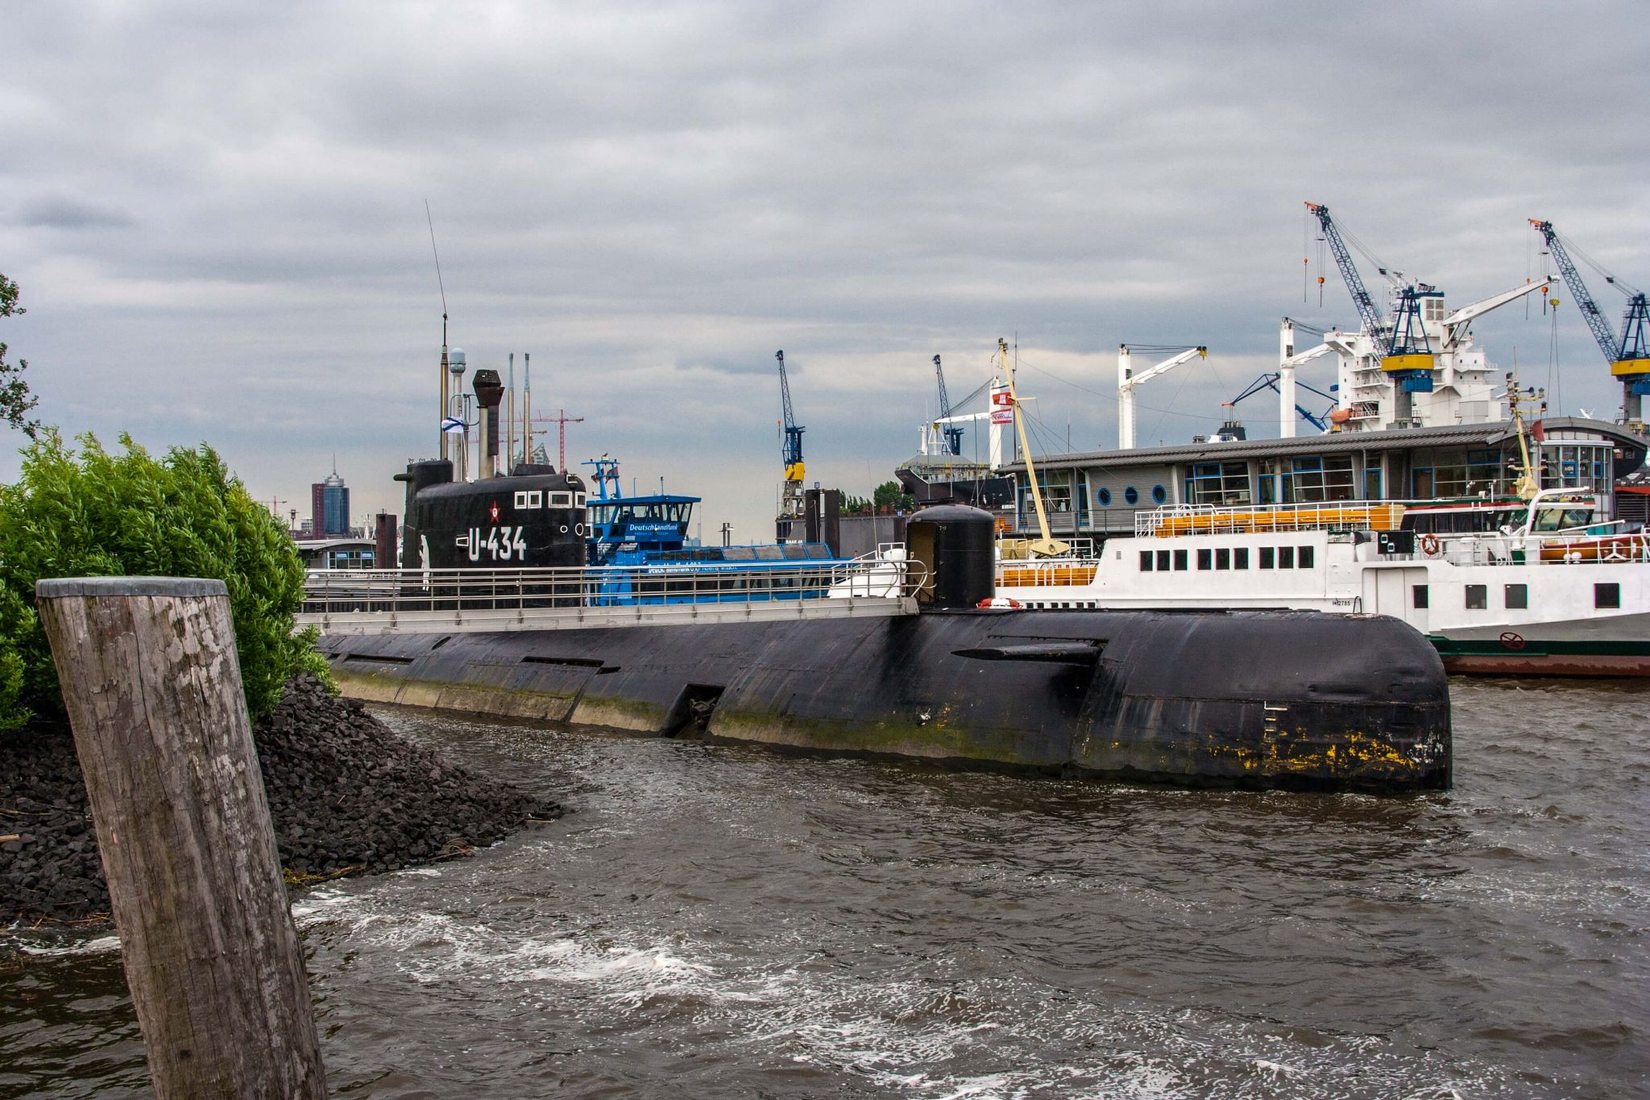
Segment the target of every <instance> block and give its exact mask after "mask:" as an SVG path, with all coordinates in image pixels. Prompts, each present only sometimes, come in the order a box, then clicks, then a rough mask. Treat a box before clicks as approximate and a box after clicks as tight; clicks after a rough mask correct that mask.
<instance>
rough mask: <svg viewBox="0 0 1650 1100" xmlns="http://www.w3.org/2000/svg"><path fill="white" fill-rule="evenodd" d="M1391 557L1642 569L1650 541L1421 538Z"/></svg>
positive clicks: (1632, 537) (1581, 536)
mask: <svg viewBox="0 0 1650 1100" xmlns="http://www.w3.org/2000/svg"><path fill="white" fill-rule="evenodd" d="M1386 557H1388V558H1393V557H1396V558H1400V559H1418V560H1423V561H1425V560H1438V559H1442V560H1444V561H1447V562H1449V563H1450V564H1452V565H1526V564H1528V565H1537V564H1539V565H1616V564H1629V563H1631V564H1640V565H1643V564H1650V535H1646V534H1645V533H1643V532H1635V533H1633V534H1603V535H1600V534H1587V533H1586V532H1585V531H1561V532H1556V533H1552V534H1540V535H1526V534H1524V533H1522V532H1514V533H1512V534H1500V535H1496V534H1445V535H1418V536H1416V539H1415V549H1414V550H1413V551H1412V552H1410V553H1407V554H1396V555H1391V554H1389V555H1386Z"/></svg>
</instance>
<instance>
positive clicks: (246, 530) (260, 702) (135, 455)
mask: <svg viewBox="0 0 1650 1100" xmlns="http://www.w3.org/2000/svg"><path fill="white" fill-rule="evenodd" d="M120 442H121V445H122V447H124V448H125V453H124V454H110V453H109V452H108V451H105V450H104V449H103V447H102V446H101V445H100V444H99V443H98V441H97V440H96V438H94V437H93V436H91V435H83V436H81V437H80V438H79V444H80V451H79V453H78V454H76V453H75V451H73V450H72V449H70V448H68V447H66V446H65V445H64V443H63V440H62V437H61V436H60V435H59V433H58V432H57V430H56V429H52V428H44V429H41V431H40V432H39V435H38V437H37V438H36V439H35V440H34V441H33V442H32V443H31V444H30V445H29V446H28V447H27V448H25V449H24V451H23V452H22V454H23V465H22V472H21V474H20V475H19V477H18V480H17V483H16V484H15V485H10V486H0V730H3V729H13V728H16V727H18V726H21V725H23V724H24V723H26V722H28V721H29V720H30V719H31V718H32V717H34V716H36V715H40V716H56V715H60V714H61V713H62V710H63V701H62V696H61V693H60V692H59V690H58V683H57V673H56V671H55V669H54V668H53V667H52V661H51V651H50V649H49V647H48V646H47V643H46V637H45V633H44V632H43V631H42V630H41V627H40V622H39V619H38V618H37V616H36V615H35V612H34V582H35V581H36V580H38V579H40V578H42V577H112V576H160V577H211V578H215V579H217V580H221V581H223V582H224V584H225V585H226V586H227V587H228V589H229V609H230V614H231V615H232V616H233V618H234V622H235V641H236V649H237V651H238V653H239V656H240V665H241V679H242V683H243V685H244V687H245V690H246V704H247V708H248V710H249V711H250V712H251V715H252V717H253V718H254V719H257V718H258V717H259V716H260V715H263V714H265V713H267V712H268V711H269V710H271V709H272V708H273V707H274V706H275V704H276V703H278V702H279V701H280V697H281V689H282V688H283V686H284V685H285V684H286V682H287V680H288V679H290V678H291V677H292V676H293V675H295V674H296V673H298V672H299V671H301V670H306V669H307V670H309V671H313V672H316V673H317V674H319V675H320V676H322V678H323V679H326V680H328V681H329V682H330V677H328V676H327V670H326V665H325V661H324V659H323V658H322V657H321V656H320V654H318V653H317V652H316V651H315V645H314V643H315V632H314V630H313V629H310V630H306V631H303V632H301V633H297V634H294V633H293V622H292V616H293V614H294V613H295V612H296V611H297V610H298V608H299V606H300V605H301V604H302V602H303V591H304V569H303V563H302V562H301V561H300V559H299V557H298V551H297V548H296V547H294V546H293V545H292V541H291V540H290V539H289V538H288V537H287V535H286V532H284V531H283V530H282V529H281V527H280V524H279V523H278V522H277V521H276V519H275V518H274V517H273V516H271V515H270V514H269V512H268V511H267V510H265V509H264V508H263V507H262V506H261V505H259V504H258V503H257V502H256V501H254V500H253V499H252V497H251V496H250V495H249V494H248V493H247V491H246V489H245V488H244V487H243V486H242V485H241V483H240V482H239V481H238V480H237V479H236V478H234V477H232V476H231V475H230V473H229V471H228V469H227V468H226V467H225V466H224V464H223V462H222V461H221V460H220V459H219V458H218V456H217V454H216V453H215V452H214V451H213V450H212V449H211V448H210V447H207V446H205V445H202V446H201V447H200V448H199V449H198V450H185V449H183V448H180V447H174V448H172V449H171V450H170V451H168V452H167V454H166V457H165V458H162V459H156V458H154V457H152V456H151V455H150V454H149V453H148V452H147V451H145V450H144V449H143V448H142V447H140V446H138V445H137V444H135V443H133V442H132V440H131V438H130V437H129V436H125V435H123V436H121V440H120Z"/></svg>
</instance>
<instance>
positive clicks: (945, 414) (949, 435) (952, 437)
mask: <svg viewBox="0 0 1650 1100" xmlns="http://www.w3.org/2000/svg"><path fill="white" fill-rule="evenodd" d="M934 378H935V380H937V381H938V382H939V384H940V421H941V422H944V421H945V420H947V419H949V418H950V416H951V399H950V398H949V397H947V396H946V395H945V371H943V370H941V369H940V357H939V356H937V355H936V356H934ZM940 430H941V431H942V432H943V433H944V434H945V449H946V450H947V451H949V452H950V453H952V454H954V455H960V454H962V437H963V429H962V426H961V425H960V424H946V425H945V427H943V428H941V429H940Z"/></svg>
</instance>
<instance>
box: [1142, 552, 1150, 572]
mask: <svg viewBox="0 0 1650 1100" xmlns="http://www.w3.org/2000/svg"><path fill="white" fill-rule="evenodd" d="M1140 571H1141V572H1142V573H1150V572H1151V571H1152V552H1151V551H1150V550H1142V551H1140Z"/></svg>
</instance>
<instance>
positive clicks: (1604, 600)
mask: <svg viewBox="0 0 1650 1100" xmlns="http://www.w3.org/2000/svg"><path fill="white" fill-rule="evenodd" d="M1593 606H1594V607H1599V608H1616V607H1620V606H1621V585H1619V584H1617V583H1616V582H1615V581H1611V582H1609V583H1608V584H1595V585H1593Z"/></svg>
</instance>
